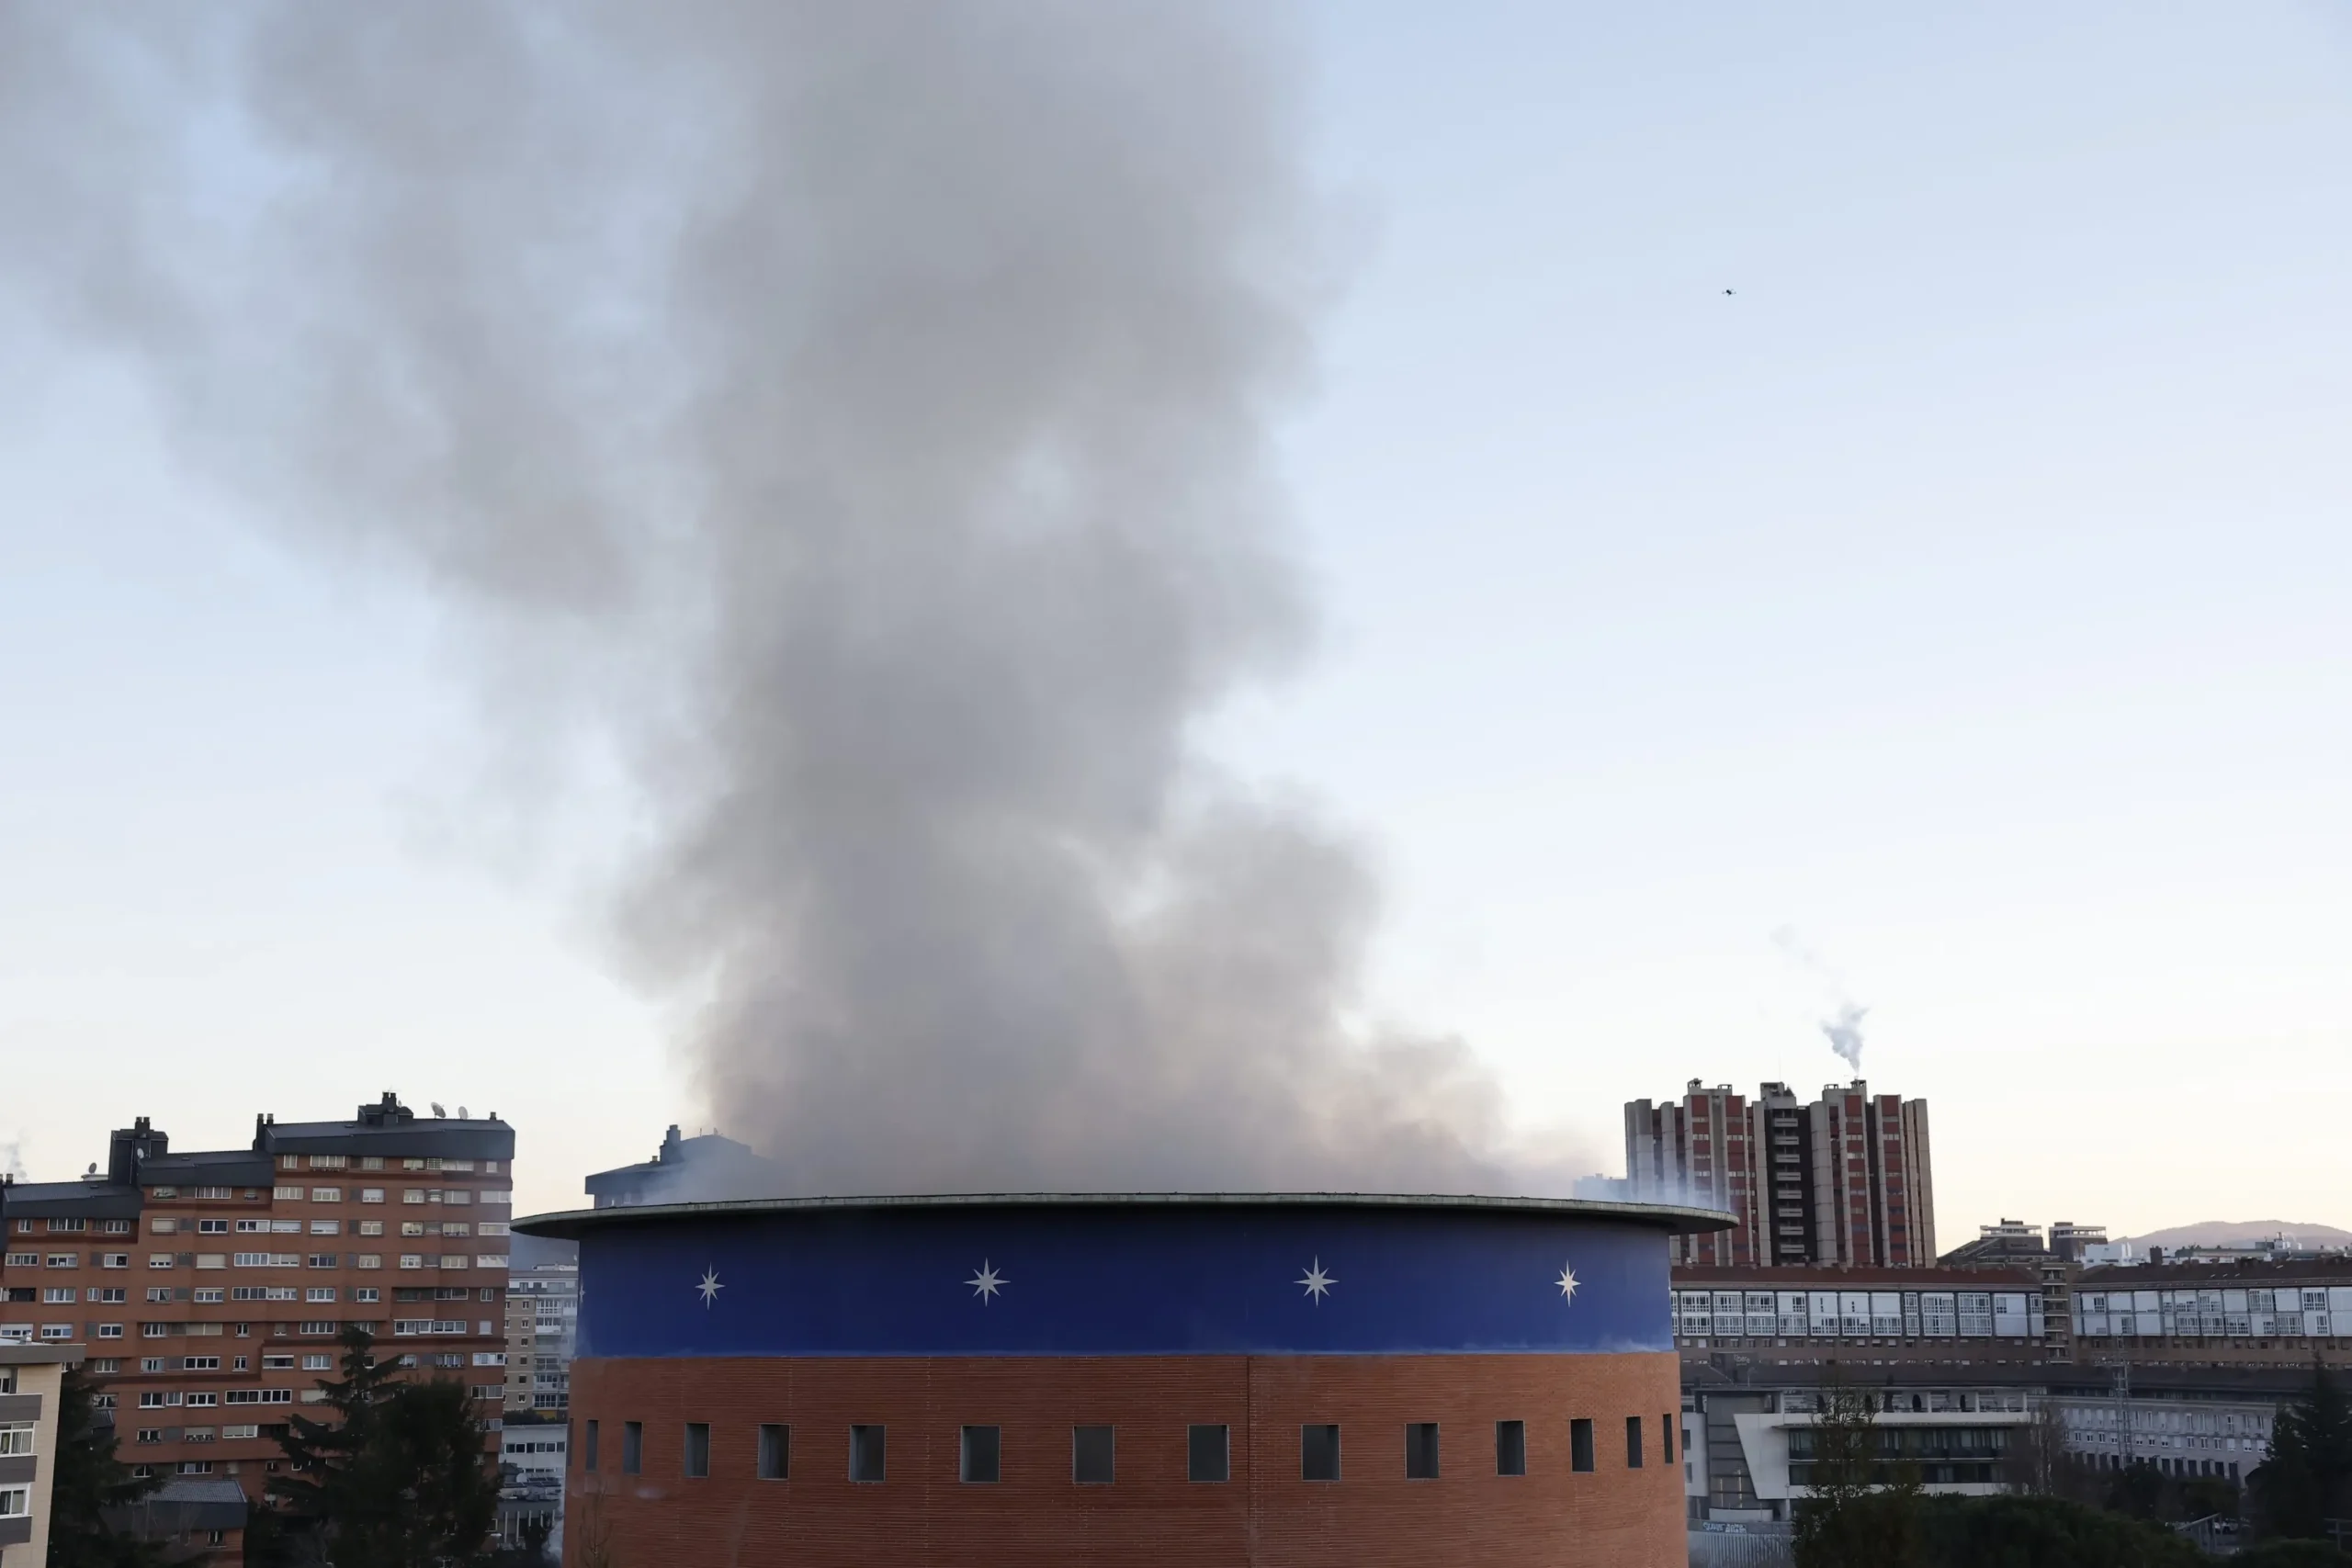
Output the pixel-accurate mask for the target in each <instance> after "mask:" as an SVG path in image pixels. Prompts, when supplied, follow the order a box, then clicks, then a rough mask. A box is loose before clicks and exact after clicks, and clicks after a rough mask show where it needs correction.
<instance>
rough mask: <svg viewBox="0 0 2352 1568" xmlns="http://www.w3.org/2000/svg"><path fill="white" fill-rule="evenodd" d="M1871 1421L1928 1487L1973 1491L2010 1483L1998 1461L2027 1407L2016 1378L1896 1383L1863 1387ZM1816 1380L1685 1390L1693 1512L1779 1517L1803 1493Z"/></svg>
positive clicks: (1699, 1517)
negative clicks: (2009, 1383) (1989, 1383)
mask: <svg viewBox="0 0 2352 1568" xmlns="http://www.w3.org/2000/svg"><path fill="white" fill-rule="evenodd" d="M1867 1392H1868V1393H1869V1394H1870V1397H1871V1400H1872V1401H1873V1403H1874V1405H1875V1406H1876V1408H1875V1410H1874V1412H1873V1415H1872V1420H1871V1425H1872V1429H1873V1431H1874V1433H1875V1434H1876V1441H1877V1442H1878V1444H1879V1445H1880V1448H1881V1450H1882V1451H1883V1454H1884V1456H1885V1462H1886V1464H1887V1466H1888V1472H1889V1478H1890V1479H1891V1478H1892V1475H1893V1472H1894V1467H1896V1466H1898V1465H1900V1466H1905V1467H1908V1468H1910V1469H1912V1470H1913V1471H1914V1472H1915V1473H1916V1474H1917V1477H1918V1480H1919V1482H1920V1484H1921V1485H1922V1486H1923V1487H1925V1488H1926V1490H1928V1492H1931V1493H1938V1494H1947V1495H1955V1496H1983V1495H1990V1494H1993V1493H1996V1492H2002V1491H2007V1490H2008V1489H2009V1487H2010V1478H2009V1473H2008V1469H2007V1467H2008V1464H2009V1461H2010V1458H2011V1456H2012V1454H2013V1453H2015V1452H2016V1451H2017V1450H2018V1446H2019V1445H2020V1443H2021V1442H2022V1440H2023V1433H2024V1429H2025V1428H2026V1427H2029V1426H2030V1425H2031V1423H2032V1421H2033V1419H2034V1417H2033V1415H2032V1411H2031V1407H2030V1403H2031V1402H2030V1395H2029V1393H2028V1392H2027V1391H2026V1390H2023V1389H2018V1388H1970V1387H1904V1388H1900V1389H1896V1388H1874V1389H1871V1390H1868V1391H1867ZM1824 1398H1825V1395H1824V1394H1823V1393H1822V1392H1821V1391H1820V1390H1819V1389H1818V1388H1817V1387H1809V1388H1790V1387H1781V1388H1770V1387H1757V1386H1753V1385H1749V1386H1728V1387H1722V1388H1703V1389H1698V1390H1694V1391H1693V1392H1692V1393H1691V1394H1690V1395H1689V1396H1688V1398H1687V1404H1686V1409H1685V1411H1684V1414H1683V1461H1684V1464H1683V1491H1684V1493H1685V1495H1686V1496H1687V1498H1688V1500H1689V1505H1690V1516H1691V1519H1692V1520H1693V1521H1695V1522H1702V1523H1703V1522H1715V1523H1769V1522H1773V1521H1785V1520H1787V1519H1788V1518H1789V1517H1791V1516H1792V1508H1793V1505H1794V1504H1796V1503H1798V1502H1800V1501H1802V1500H1803V1499H1804V1498H1805V1497H1806V1496H1808V1495H1811V1491H1812V1487H1811V1483H1810V1475H1811V1471H1812V1467H1813V1443H1814V1430H1815V1427H1817V1426H1818V1425H1819V1423H1820V1419H1821V1408H1822V1403H1823V1400H1824Z"/></svg>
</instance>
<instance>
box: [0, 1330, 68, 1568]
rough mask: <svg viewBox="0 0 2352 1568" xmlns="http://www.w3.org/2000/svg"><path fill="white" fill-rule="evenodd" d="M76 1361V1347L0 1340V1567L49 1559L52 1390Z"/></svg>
mask: <svg viewBox="0 0 2352 1568" xmlns="http://www.w3.org/2000/svg"><path fill="white" fill-rule="evenodd" d="M81 1360H82V1347H81V1346H79V1345H66V1344H39V1343H36V1344H25V1343H9V1344H0V1568H41V1565H42V1564H43V1563H45V1562H48V1561H49V1495H50V1488H51V1486H52V1485H53V1484H54V1483H55V1482H56V1479H57V1393H58V1388H59V1385H60V1384H61V1383H62V1382H64V1377H65V1369H66V1368H68V1367H72V1366H76V1365H79V1364H80V1362H81Z"/></svg>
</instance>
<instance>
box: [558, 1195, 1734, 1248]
mask: <svg viewBox="0 0 2352 1568" xmlns="http://www.w3.org/2000/svg"><path fill="white" fill-rule="evenodd" d="M1316 1204H1323V1205H1327V1206H1331V1207H1344V1208H1361V1209H1448V1210H1457V1211H1465V1212H1473V1213H1496V1212H1501V1213H1527V1214H1570V1215H1580V1216H1583V1217H1586V1218H1589V1219H1596V1220H1622V1221H1625V1222H1628V1223H1630V1224H1645V1225H1655V1226H1657V1228H1658V1229H1660V1230H1663V1231H1667V1232H1668V1233H1669V1234H1672V1235H1703V1234H1706V1233H1709V1232H1713V1231H1721V1230H1729V1229H1730V1228H1731V1227H1732V1226H1734V1225H1736V1224H1738V1223H1739V1222H1738V1219H1737V1217H1736V1216H1735V1215H1732V1214H1728V1213H1724V1212H1723V1211H1721V1210H1719V1209H1696V1208H1688V1207H1684V1206H1682V1205H1679V1204H1673V1203H1619V1202H1612V1201H1607V1200H1603V1199H1597V1198H1481V1197H1474V1196H1469V1195H1466V1194H1451V1193H1403V1192H944V1193H929V1194H907V1195H904V1196H871V1197H853V1198H739V1199H730V1200H727V1201H713V1202H701V1203H642V1204H616V1205H614V1206H612V1207H609V1208H603V1209H565V1210H561V1211H559V1212H557V1213H548V1214H532V1215H530V1216H528V1217H527V1218H525V1219H520V1220H516V1221H515V1230H517V1231H519V1232H521V1233H522V1234H523V1235H536V1236H553V1237H556V1238H558V1239H560V1240H565V1241H572V1240H577V1239H578V1238H579V1237H580V1236H581V1235H582V1233H584V1232H586V1231H590V1230H602V1229H605V1228H607V1227H610V1226H613V1225H621V1224H642V1223H644V1222H646V1221H649V1220H667V1219H678V1218H684V1217H685V1216H689V1215H692V1216H695V1217H699V1218H705V1219H718V1218H724V1217H726V1216H729V1215H736V1214H773V1213H805V1212H807V1211H809V1210H827V1209H838V1210H855V1209H882V1210H888V1209H957V1208H973V1209H979V1208H1107V1207H1114V1206H1123V1207H1128V1208H1136V1207H1163V1206H1164V1207H1169V1208H1195V1207H1197V1208H1236V1209H1250V1208H1258V1209H1266V1208H1294V1207H1295V1208H1304V1207H1309V1206H1313V1205H1316Z"/></svg>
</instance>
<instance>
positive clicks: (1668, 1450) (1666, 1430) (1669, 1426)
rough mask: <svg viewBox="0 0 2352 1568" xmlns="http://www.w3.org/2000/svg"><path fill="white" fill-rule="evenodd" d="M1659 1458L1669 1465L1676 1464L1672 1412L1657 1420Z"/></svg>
mask: <svg viewBox="0 0 2352 1568" xmlns="http://www.w3.org/2000/svg"><path fill="white" fill-rule="evenodd" d="M1657 1442H1658V1450H1657V1457H1658V1458H1659V1459H1660V1460H1661V1461H1664V1462H1666V1463H1668V1464H1672V1463H1673V1462H1674V1416H1673V1414H1672V1413H1671V1412H1669V1413H1668V1414H1667V1415H1664V1416H1659V1417H1658V1418H1657Z"/></svg>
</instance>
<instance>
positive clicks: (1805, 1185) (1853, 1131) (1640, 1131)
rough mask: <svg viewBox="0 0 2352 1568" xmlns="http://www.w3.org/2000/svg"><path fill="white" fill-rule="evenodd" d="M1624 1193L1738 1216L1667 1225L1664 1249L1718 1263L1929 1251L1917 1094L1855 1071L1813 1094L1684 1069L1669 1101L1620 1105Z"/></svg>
mask: <svg viewBox="0 0 2352 1568" xmlns="http://www.w3.org/2000/svg"><path fill="white" fill-rule="evenodd" d="M1625 1175H1626V1183H1627V1194H1626V1195H1627V1196H1628V1197H1631V1198H1633V1199H1634V1200H1636V1201H1659V1202H1690V1203H1698V1204H1702V1205H1705V1206H1707V1207H1710V1208H1716V1209H1723V1210H1726V1211H1728V1212H1730V1213H1734V1214H1736V1215H1738V1216H1739V1224H1737V1225H1736V1226H1735V1227H1734V1228H1732V1229H1730V1230H1727V1231H1723V1232H1720V1233H1717V1234H1715V1235H1694V1236H1685V1237H1679V1238H1677V1240H1676V1242H1675V1249H1676V1250H1675V1255H1674V1261H1675V1262H1677V1263H1684V1264H1694V1265H1702V1266H1708V1267H1717V1268H1734V1269H1756V1268H1783V1269H1786V1268H1800V1269H1801V1268H1817V1267H1838V1268H1864V1269H1871V1268H1875V1269H1906V1268H1916V1267H1920V1266H1924V1265H1928V1264H1932V1263H1933V1262H1934V1261H1935V1260H1936V1220H1935V1183H1934V1179H1933V1177H1932V1175H1931V1174H1930V1171H1929V1154H1928V1102H1927V1101H1926V1100H1904V1099H1902V1098H1901V1097H1900V1096H1898V1095H1892V1094H1880V1095H1873V1094H1872V1093H1871V1092H1870V1086H1869V1085H1868V1084H1866V1083H1864V1082H1863V1081H1862V1080H1861V1079H1860V1078H1857V1079H1856V1080H1854V1082H1853V1083H1852V1084H1850V1085H1848V1086H1847V1087H1845V1088H1842V1089H1841V1088H1838V1087H1837V1086H1835V1085H1832V1086H1830V1087H1829V1088H1827V1089H1823V1090H1822V1092H1821V1098H1820V1099H1819V1100H1815V1101H1814V1102H1813V1103H1811V1104H1809V1105H1808V1104H1805V1103H1804V1102H1802V1101H1800V1100H1798V1099H1797V1098H1796V1096H1795V1095H1794V1094H1792V1092H1790V1089H1789V1087H1788V1085H1786V1084H1779V1083H1768V1084H1766V1085H1764V1086H1763V1088H1762V1089H1761V1091H1760V1092H1758V1094H1757V1095H1756V1096H1755V1098H1753V1099H1749V1098H1747V1097H1746V1096H1743V1095H1740V1094H1737V1093H1735V1092H1734V1091H1733V1090H1732V1089H1731V1087H1730V1086H1729V1085H1727V1084H1723V1085H1717V1086H1716V1087H1714V1088H1713V1089H1709V1088H1706V1087H1704V1086H1703V1085H1702V1083H1701V1081H1700V1080H1699V1079H1697V1078H1692V1079H1691V1082H1690V1084H1689V1085H1688V1086H1687V1087H1686V1089H1685V1090H1684V1093H1683V1096H1682V1098H1681V1100H1679V1101H1668V1102H1666V1103H1662V1104H1661V1103H1656V1102H1653V1101H1650V1100H1632V1101H1629V1102H1628V1103H1627V1104H1626V1106H1625Z"/></svg>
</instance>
